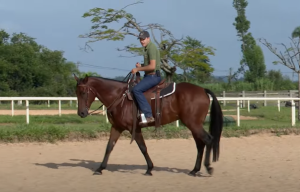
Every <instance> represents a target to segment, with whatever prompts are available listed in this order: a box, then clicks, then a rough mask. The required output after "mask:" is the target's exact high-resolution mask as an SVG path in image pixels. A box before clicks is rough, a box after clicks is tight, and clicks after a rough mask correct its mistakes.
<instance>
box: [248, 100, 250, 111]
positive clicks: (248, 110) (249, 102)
mask: <svg viewBox="0 0 300 192" xmlns="http://www.w3.org/2000/svg"><path fill="white" fill-rule="evenodd" d="M248 112H250V100H248Z"/></svg>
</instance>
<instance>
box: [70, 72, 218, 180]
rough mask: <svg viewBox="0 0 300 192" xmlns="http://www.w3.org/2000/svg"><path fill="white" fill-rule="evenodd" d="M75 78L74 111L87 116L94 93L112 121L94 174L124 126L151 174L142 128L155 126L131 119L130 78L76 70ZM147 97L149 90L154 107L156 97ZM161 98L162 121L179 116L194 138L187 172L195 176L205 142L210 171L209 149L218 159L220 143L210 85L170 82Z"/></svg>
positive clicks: (168, 121) (215, 108) (151, 167)
mask: <svg viewBox="0 0 300 192" xmlns="http://www.w3.org/2000/svg"><path fill="white" fill-rule="evenodd" d="M129 74H131V73H129ZM129 74H128V75H129ZM128 75H127V76H128ZM74 78H75V80H76V81H77V85H76V95H77V100H78V109H77V114H78V115H79V116H80V117H81V118H85V117H87V116H88V115H89V108H90V106H91V104H92V102H93V101H94V100H95V98H96V97H97V98H98V99H99V100H100V101H101V102H102V104H103V105H105V106H106V108H107V117H108V120H109V122H110V123H111V125H112V126H111V130H110V137H109V140H108V143H107V147H106V151H105V155H104V158H103V161H102V163H101V165H100V166H99V168H98V169H97V170H96V171H95V172H94V175H102V170H104V169H106V167H107V162H108V158H109V155H110V154H111V152H112V150H113V148H114V146H115V145H116V143H117V141H118V139H119V137H120V135H121V134H122V132H123V131H125V130H127V131H129V132H130V133H131V135H135V136H134V138H133V139H134V140H135V141H136V143H137V145H138V147H139V148H140V150H141V153H142V154H143V155H144V158H145V160H146V162H147V171H146V173H145V175H152V173H151V172H152V169H153V167H154V166H153V162H152V160H151V159H150V156H149V154H148V152H147V147H146V144H145V141H144V138H143V135H142V131H141V129H142V128H143V127H151V126H154V123H150V124H149V125H145V126H142V125H139V124H138V122H137V121H134V120H135V119H137V118H136V117H133V113H132V109H133V101H132V100H131V99H130V97H129V94H128V90H129V81H119V80H113V79H108V78H103V77H89V76H85V77H84V78H78V77H77V76H76V75H75V74H74ZM163 84H166V83H165V82H164V80H162V82H161V83H160V85H163ZM169 87H170V86H169ZM161 92H163V91H161ZM126 93H127V94H126ZM148 93H149V92H148ZM144 94H146V93H144ZM208 94H209V95H211V97H212V103H211V108H210V125H209V133H208V132H206V130H205V129H204V128H203V123H204V121H205V118H206V115H207V114H208V110H209V107H210V98H209V95H208ZM146 96H147V95H146ZM152 96H153V95H152ZM149 97H150V96H149V94H148V96H147V99H148V102H151V107H152V111H154V108H155V107H154V106H153V102H154V100H156V99H153V98H152V99H150V100H149ZM163 99H164V101H163V103H162V105H163V107H162V108H161V109H162V111H161V115H162V116H161V117H162V118H161V125H166V124H169V123H171V122H174V121H176V120H181V122H182V123H183V124H184V125H185V126H186V127H187V128H188V129H189V130H190V131H191V133H192V136H193V138H194V140H195V143H196V147H197V152H198V153H197V158H196V163H195V166H194V169H193V170H192V171H190V172H189V175H191V176H196V173H197V172H198V171H200V169H201V162H202V157H203V153H204V147H205V146H206V153H205V161H204V165H205V167H206V170H207V172H208V173H209V174H210V175H212V173H213V168H212V167H210V154H211V150H212V151H213V158H212V159H213V160H212V162H216V161H218V159H219V147H220V146H219V143H220V138H221V134H222V129H223V113H222V110H221V106H220V104H219V102H218V100H217V98H216V96H215V94H214V93H213V92H212V91H210V90H209V89H205V88H202V87H200V86H197V85H194V84H191V83H188V82H181V83H178V84H176V83H175V82H173V83H172V84H171V89H170V91H167V92H166V91H165V95H164V98H163ZM153 113H154V112H153ZM154 117H155V116H154ZM134 124H135V126H136V129H135V130H133V127H134V126H133V125H134Z"/></svg>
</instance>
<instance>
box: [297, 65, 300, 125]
mask: <svg viewBox="0 0 300 192" xmlns="http://www.w3.org/2000/svg"><path fill="white" fill-rule="evenodd" d="M298 98H300V71H299V72H298ZM297 103H298V120H300V101H297ZM296 109H297V108H296Z"/></svg>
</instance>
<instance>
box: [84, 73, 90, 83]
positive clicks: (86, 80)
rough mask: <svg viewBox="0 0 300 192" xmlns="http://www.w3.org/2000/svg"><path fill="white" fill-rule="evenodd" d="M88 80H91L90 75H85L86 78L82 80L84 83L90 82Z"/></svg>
mask: <svg viewBox="0 0 300 192" xmlns="http://www.w3.org/2000/svg"><path fill="white" fill-rule="evenodd" d="M88 79H89V77H88V75H87V74H85V77H84V79H83V80H82V82H83V83H87V82H88Z"/></svg>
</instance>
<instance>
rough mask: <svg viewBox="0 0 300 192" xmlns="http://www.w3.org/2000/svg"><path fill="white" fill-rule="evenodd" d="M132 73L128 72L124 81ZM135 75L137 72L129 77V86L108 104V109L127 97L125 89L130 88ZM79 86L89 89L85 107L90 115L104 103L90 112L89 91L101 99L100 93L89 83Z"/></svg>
mask: <svg viewBox="0 0 300 192" xmlns="http://www.w3.org/2000/svg"><path fill="white" fill-rule="evenodd" d="M130 74H131V72H130V73H128V75H127V76H126V77H125V78H124V79H123V81H125V79H127V78H128V76H130ZM134 77H135V74H134V75H133V76H132V78H128V81H127V87H125V88H124V90H123V91H122V94H121V96H118V97H116V98H115V99H114V101H113V102H112V103H111V104H110V105H108V107H106V109H107V110H108V109H109V108H110V107H112V106H113V105H114V104H115V103H116V101H117V100H118V99H119V100H118V101H119V102H121V101H124V99H125V97H126V93H125V91H126V90H127V89H128V88H129V84H130V82H132V81H133V79H134ZM77 86H80V87H84V91H85V89H87V91H86V94H87V99H86V102H85V108H86V110H87V111H88V115H92V114H94V112H95V111H98V110H99V109H100V108H101V107H102V106H103V105H104V104H102V105H101V106H100V107H98V108H97V109H95V110H94V111H92V112H89V110H90V108H89V107H88V99H89V93H90V91H91V92H92V93H93V94H94V95H95V97H97V98H98V99H99V97H100V95H99V94H98V92H97V91H95V90H94V89H93V88H92V87H90V86H88V85H80V84H79V85H77ZM119 102H118V104H119Z"/></svg>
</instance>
